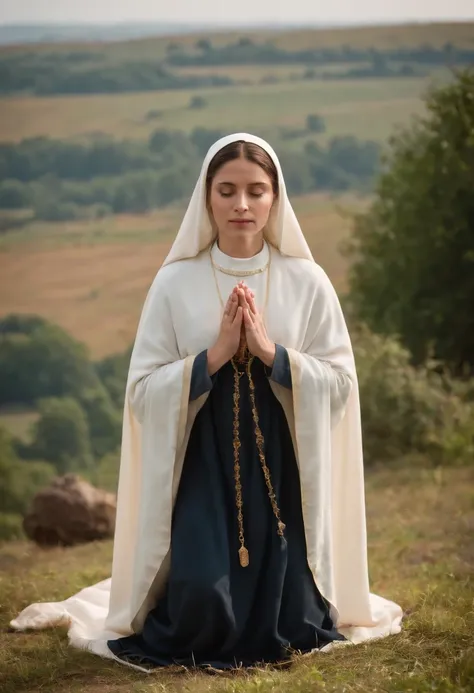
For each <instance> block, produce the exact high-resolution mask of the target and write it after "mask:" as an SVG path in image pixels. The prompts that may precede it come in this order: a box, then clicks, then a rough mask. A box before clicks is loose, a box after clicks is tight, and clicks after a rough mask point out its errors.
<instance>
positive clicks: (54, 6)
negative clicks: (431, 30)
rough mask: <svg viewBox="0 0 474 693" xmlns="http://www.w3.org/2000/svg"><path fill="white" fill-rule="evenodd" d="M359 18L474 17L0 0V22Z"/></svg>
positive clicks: (434, 2)
mask: <svg viewBox="0 0 474 693" xmlns="http://www.w3.org/2000/svg"><path fill="white" fill-rule="evenodd" d="M147 19H148V20H154V21H162V22H173V23H174V22H180V23H181V22H183V23H189V22H202V23H205V22H213V23H214V22H216V23H226V24H228V23H229V22H239V23H241V24H253V23H254V22H255V23H258V22H268V23H275V22H280V21H281V22H290V23H292V24H295V23H301V22H311V23H313V24H315V23H318V22H330V21H334V22H338V23H339V22H351V23H352V22H358V23H363V22H366V21H371V22H373V21H394V20H395V21H405V20H410V19H422V20H427V19H474V2H473V0H353V1H351V0H330V1H329V2H328V0H324V1H322V0H81V1H80V2H79V1H78V0H0V22H1V23H2V24H3V23H6V22H22V23H25V22H74V21H80V22H107V23H113V22H122V21H133V20H138V21H139V20H147Z"/></svg>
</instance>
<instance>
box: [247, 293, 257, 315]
mask: <svg viewBox="0 0 474 693" xmlns="http://www.w3.org/2000/svg"><path fill="white" fill-rule="evenodd" d="M247 303H248V304H249V306H250V310H251V312H252V313H253V315H257V313H258V310H257V306H256V305H255V298H254V296H253V294H252V295H251V296H249V297H248V298H247Z"/></svg>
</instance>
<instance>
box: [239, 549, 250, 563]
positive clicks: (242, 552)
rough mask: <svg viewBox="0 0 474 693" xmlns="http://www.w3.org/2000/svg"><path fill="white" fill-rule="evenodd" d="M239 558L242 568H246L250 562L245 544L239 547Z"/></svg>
mask: <svg viewBox="0 0 474 693" xmlns="http://www.w3.org/2000/svg"><path fill="white" fill-rule="evenodd" d="M239 560H240V565H241V566H242V568H246V567H247V566H248V564H249V563H250V559H249V552H248V551H247V549H246V548H245V546H241V547H240V549H239Z"/></svg>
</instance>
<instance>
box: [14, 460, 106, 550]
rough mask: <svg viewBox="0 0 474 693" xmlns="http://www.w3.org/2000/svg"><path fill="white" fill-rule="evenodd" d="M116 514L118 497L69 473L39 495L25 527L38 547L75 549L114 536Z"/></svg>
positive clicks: (33, 503) (27, 516)
mask: <svg viewBox="0 0 474 693" xmlns="http://www.w3.org/2000/svg"><path fill="white" fill-rule="evenodd" d="M115 511H116V496H115V494H113V493H108V492H107V491H103V490H102V489H98V488H95V487H94V486H92V485H91V484H89V483H88V482H87V481H85V480H84V479H81V478H80V477H78V476H76V475H75V474H66V475H65V476H61V477H58V478H56V479H54V481H53V482H52V484H51V485H50V486H48V487H47V488H44V489H42V490H41V491H39V493H37V494H36V496H35V497H34V498H33V502H32V505H31V508H30V511H29V512H28V514H27V515H26V517H25V519H24V521H23V528H24V530H25V533H26V535H27V536H28V537H29V538H30V539H32V540H33V541H35V542H36V543H37V544H40V545H43V546H44V545H50V546H51V545H58V544H59V545H62V546H72V545H73V544H80V543H84V542H88V541H94V540H96V539H106V538H108V537H112V536H113V534H114V529H115Z"/></svg>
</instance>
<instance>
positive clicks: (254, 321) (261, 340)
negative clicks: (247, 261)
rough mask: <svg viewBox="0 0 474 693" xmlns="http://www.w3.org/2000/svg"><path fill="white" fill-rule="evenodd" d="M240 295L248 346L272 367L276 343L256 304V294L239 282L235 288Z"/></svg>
mask: <svg viewBox="0 0 474 693" xmlns="http://www.w3.org/2000/svg"><path fill="white" fill-rule="evenodd" d="M234 293H235V294H236V295H237V297H238V301H239V307H241V308H242V311H243V327H244V330H245V338H246V341H247V348H248V350H249V351H250V353H251V354H253V356H256V357H257V358H259V359H260V360H261V361H263V363H264V364H265V365H266V366H268V367H271V366H272V365H273V361H274V359H275V344H274V342H272V341H271V340H270V339H269V337H268V335H267V331H266V329H265V324H264V322H263V317H262V315H261V314H260V313H259V312H258V310H257V307H256V305H255V300H254V294H253V292H252V291H251V290H250V289H249V287H248V286H247V285H246V284H245V283H244V282H239V284H237V286H236V287H235V288H234Z"/></svg>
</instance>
